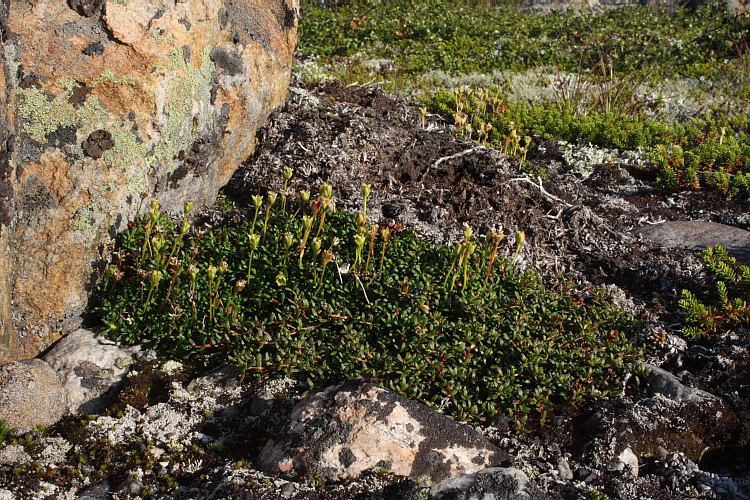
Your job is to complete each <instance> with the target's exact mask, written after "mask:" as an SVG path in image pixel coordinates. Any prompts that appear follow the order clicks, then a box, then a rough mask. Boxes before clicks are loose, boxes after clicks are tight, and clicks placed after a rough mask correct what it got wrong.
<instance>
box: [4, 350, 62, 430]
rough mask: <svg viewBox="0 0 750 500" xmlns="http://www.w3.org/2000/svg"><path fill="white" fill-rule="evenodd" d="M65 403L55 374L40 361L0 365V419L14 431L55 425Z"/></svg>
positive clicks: (30, 360)
mask: <svg viewBox="0 0 750 500" xmlns="http://www.w3.org/2000/svg"><path fill="white" fill-rule="evenodd" d="M66 411H67V401H66V400H65V392H64V391H63V387H62V384H61V383H60V379H59V378H58V377H57V373H55V371H54V370H53V369H52V368H50V366H49V365H48V364H47V363H45V362H44V361H42V360H41V359H26V360H23V361H13V362H11V363H7V364H5V365H2V366H0V419H1V420H4V421H5V423H6V424H7V425H8V426H9V427H11V428H13V429H15V430H16V431H18V432H21V433H23V432H29V431H30V430H32V429H34V427H37V426H39V425H45V426H46V425H51V424H54V423H55V422H57V421H58V420H59V419H60V418H61V417H62V416H63V415H65V413H66Z"/></svg>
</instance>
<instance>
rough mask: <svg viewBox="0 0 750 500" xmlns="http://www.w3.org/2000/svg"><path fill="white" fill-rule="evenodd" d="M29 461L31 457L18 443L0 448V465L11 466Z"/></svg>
mask: <svg viewBox="0 0 750 500" xmlns="http://www.w3.org/2000/svg"><path fill="white" fill-rule="evenodd" d="M29 462H31V457H30V456H29V454H28V453H26V450H24V448H23V446H21V445H19V444H9V445H8V446H3V447H2V448H0V465H10V466H13V465H21V464H27V463H29Z"/></svg>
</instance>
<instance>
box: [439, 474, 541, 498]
mask: <svg viewBox="0 0 750 500" xmlns="http://www.w3.org/2000/svg"><path fill="white" fill-rule="evenodd" d="M429 494H430V496H429V498H430V499H434V500H525V499H529V500H531V499H534V500H536V499H541V498H546V496H545V495H544V494H543V493H542V492H541V491H539V490H538V489H537V488H536V487H535V486H534V485H532V484H529V478H528V477H527V476H526V474H524V473H523V472H522V471H520V470H518V469H512V468H500V467H492V468H489V469H484V470H481V471H479V472H477V473H474V474H464V475H462V476H458V477H454V478H451V479H446V480H444V481H441V482H439V483H437V484H434V485H432V487H431V488H430V493H429Z"/></svg>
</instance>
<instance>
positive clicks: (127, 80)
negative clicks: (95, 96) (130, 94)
mask: <svg viewBox="0 0 750 500" xmlns="http://www.w3.org/2000/svg"><path fill="white" fill-rule="evenodd" d="M109 82H111V83H115V84H117V85H135V83H136V82H135V78H132V77H130V76H117V75H116V74H115V73H114V72H113V71H112V70H111V69H106V70H104V71H102V73H101V74H100V75H99V76H98V77H96V78H94V79H93V80H91V83H89V86H90V87H92V88H94V87H96V86H97V85H101V84H102V83H109Z"/></svg>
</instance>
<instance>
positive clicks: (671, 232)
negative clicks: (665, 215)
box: [635, 220, 750, 264]
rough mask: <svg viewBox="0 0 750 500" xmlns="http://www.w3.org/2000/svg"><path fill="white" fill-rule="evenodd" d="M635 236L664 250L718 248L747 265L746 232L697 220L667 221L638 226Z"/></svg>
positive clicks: (749, 253) (749, 235)
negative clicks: (724, 249)
mask: <svg viewBox="0 0 750 500" xmlns="http://www.w3.org/2000/svg"><path fill="white" fill-rule="evenodd" d="M635 232H636V234H639V235H641V236H643V237H644V238H645V239H647V240H650V241H652V242H654V243H656V244H658V245H661V246H663V247H667V248H689V249H691V250H703V249H706V248H709V247H715V246H716V245H722V246H724V247H725V248H726V249H727V252H728V253H729V255H731V256H732V257H735V258H736V259H737V260H739V261H742V262H744V263H748V264H750V231H745V230H744V229H739V228H736V227H732V226H726V225H724V224H718V223H716V222H707V221H700V220H686V221H670V222H665V223H663V224H654V225H649V226H643V227H639V228H637V229H636V230H635Z"/></svg>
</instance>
